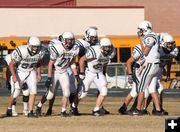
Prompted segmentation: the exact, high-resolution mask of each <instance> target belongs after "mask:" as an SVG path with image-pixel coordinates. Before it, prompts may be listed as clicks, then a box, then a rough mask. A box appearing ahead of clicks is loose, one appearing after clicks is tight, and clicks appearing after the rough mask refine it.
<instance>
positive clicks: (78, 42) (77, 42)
mask: <svg viewBox="0 0 180 132" xmlns="http://www.w3.org/2000/svg"><path fill="white" fill-rule="evenodd" d="M75 43H76V44H77V45H78V46H83V44H82V43H81V41H79V40H76V41H75Z"/></svg>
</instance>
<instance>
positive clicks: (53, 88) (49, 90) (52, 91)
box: [36, 77, 58, 116]
mask: <svg viewBox="0 0 180 132" xmlns="http://www.w3.org/2000/svg"><path fill="white" fill-rule="evenodd" d="M52 81H53V82H52V86H51V87H49V88H47V90H46V93H45V94H44V95H43V96H42V97H41V100H40V101H39V102H38V104H37V105H36V114H37V116H40V115H41V113H42V112H41V110H42V106H43V104H44V103H45V102H46V101H47V100H49V101H50V100H51V101H50V105H53V103H54V100H53V98H55V97H54V96H55V91H56V85H57V83H58V80H57V78H55V77H54V78H53V80H52Z"/></svg>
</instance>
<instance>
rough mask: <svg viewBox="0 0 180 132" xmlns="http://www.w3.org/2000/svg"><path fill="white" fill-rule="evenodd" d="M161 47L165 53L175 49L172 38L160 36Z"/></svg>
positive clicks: (167, 35)
mask: <svg viewBox="0 0 180 132" xmlns="http://www.w3.org/2000/svg"><path fill="white" fill-rule="evenodd" d="M162 46H163V48H164V50H166V51H167V52H171V51H172V50H173V49H174V48H175V41H174V38H173V36H171V35H170V34H168V33H166V34H163V35H162Z"/></svg>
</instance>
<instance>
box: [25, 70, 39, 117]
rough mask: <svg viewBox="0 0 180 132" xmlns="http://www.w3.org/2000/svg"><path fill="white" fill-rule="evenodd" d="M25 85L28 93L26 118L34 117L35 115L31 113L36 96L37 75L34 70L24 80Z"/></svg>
mask: <svg viewBox="0 0 180 132" xmlns="http://www.w3.org/2000/svg"><path fill="white" fill-rule="evenodd" d="M26 83H27V86H28V89H29V93H30V95H29V101H28V108H29V112H28V117H36V115H34V113H33V106H34V102H35V97H36V94H37V73H36V71H35V70H33V71H31V73H30V75H29V76H28V77H27V79H26Z"/></svg>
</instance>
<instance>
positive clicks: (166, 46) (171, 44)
mask: <svg viewBox="0 0 180 132" xmlns="http://www.w3.org/2000/svg"><path fill="white" fill-rule="evenodd" d="M164 45H165V48H166V49H167V50H168V51H169V52H171V51H172V50H173V49H174V46H175V41H173V42H166V43H164Z"/></svg>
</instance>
